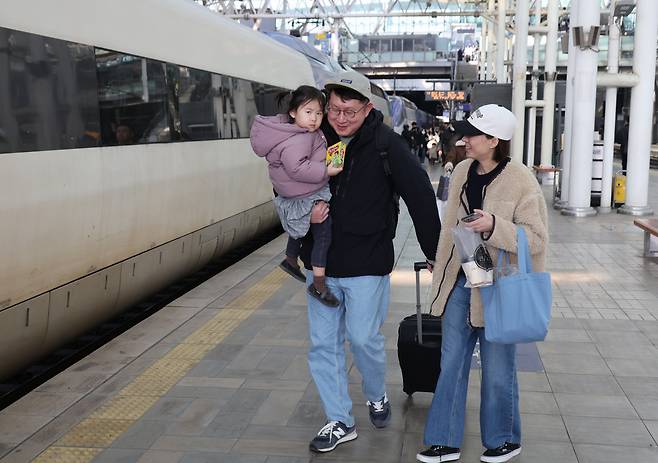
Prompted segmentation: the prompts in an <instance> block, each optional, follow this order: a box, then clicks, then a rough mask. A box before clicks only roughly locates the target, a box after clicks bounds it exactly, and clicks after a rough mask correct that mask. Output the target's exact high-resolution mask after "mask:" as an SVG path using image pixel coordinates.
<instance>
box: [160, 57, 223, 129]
mask: <svg viewBox="0 0 658 463" xmlns="http://www.w3.org/2000/svg"><path fill="white" fill-rule="evenodd" d="M167 87H168V88H169V98H170V101H171V104H170V105H169V108H170V112H171V113H172V117H173V120H172V140H177V141H180V140H215V139H217V138H219V126H218V124H217V120H216V111H215V107H214V88H213V75H212V74H211V73H210V72H207V71H199V70H197V69H192V68H188V67H184V66H177V65H175V64H168V65H167Z"/></svg>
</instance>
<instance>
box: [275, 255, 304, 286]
mask: <svg viewBox="0 0 658 463" xmlns="http://www.w3.org/2000/svg"><path fill="white" fill-rule="evenodd" d="M279 268H280V269H281V270H283V271H284V272H286V273H287V274H288V275H290V276H291V277H293V278H294V279H295V280H299V281H301V282H302V283H306V277H305V276H304V274H303V273H302V271H301V270H300V269H299V266H295V265H292V264H291V263H290V262H288V260H287V259H283V261H282V262H281V263H280V264H279Z"/></svg>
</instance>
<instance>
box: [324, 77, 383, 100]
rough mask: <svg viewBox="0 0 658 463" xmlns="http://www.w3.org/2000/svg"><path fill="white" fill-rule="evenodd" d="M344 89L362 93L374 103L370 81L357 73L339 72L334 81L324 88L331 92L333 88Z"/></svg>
mask: <svg viewBox="0 0 658 463" xmlns="http://www.w3.org/2000/svg"><path fill="white" fill-rule="evenodd" d="M336 87H343V88H349V89H351V90H354V91H355V92H357V93H360V94H361V95H363V96H364V97H366V98H368V100H370V101H372V92H371V91H370V80H369V79H368V78H367V77H366V76H364V75H363V74H360V73H358V72H357V71H343V72H339V73H338V74H337V75H336V76H334V78H333V79H330V80H328V81H327V82H326V83H325V84H324V88H326V89H327V90H328V91H331V89H332V88H336Z"/></svg>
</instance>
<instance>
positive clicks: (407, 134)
mask: <svg viewBox="0 0 658 463" xmlns="http://www.w3.org/2000/svg"><path fill="white" fill-rule="evenodd" d="M400 135H401V136H402V138H404V141H406V142H407V145H409V149H411V145H412V144H413V140H412V137H411V130H409V125H408V124H404V125H403V126H402V133H401V134H400Z"/></svg>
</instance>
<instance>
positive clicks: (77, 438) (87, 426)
mask: <svg viewBox="0 0 658 463" xmlns="http://www.w3.org/2000/svg"><path fill="white" fill-rule="evenodd" d="M134 422H135V420H100V419H96V418H85V419H84V420H82V421H81V422H80V423H78V424H77V425H75V426H74V427H73V428H72V429H71V430H70V431H69V432H68V433H67V434H65V435H64V436H63V437H62V438H61V439H59V440H58V441H57V445H58V446H62V447H94V448H106V447H108V446H109V445H110V444H111V443H112V442H113V441H114V439H116V438H117V437H119V436H120V435H121V434H123V433H124V432H125V431H126V430H127V429H128V428H129V427H130V426H132V425H133V423H134Z"/></svg>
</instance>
